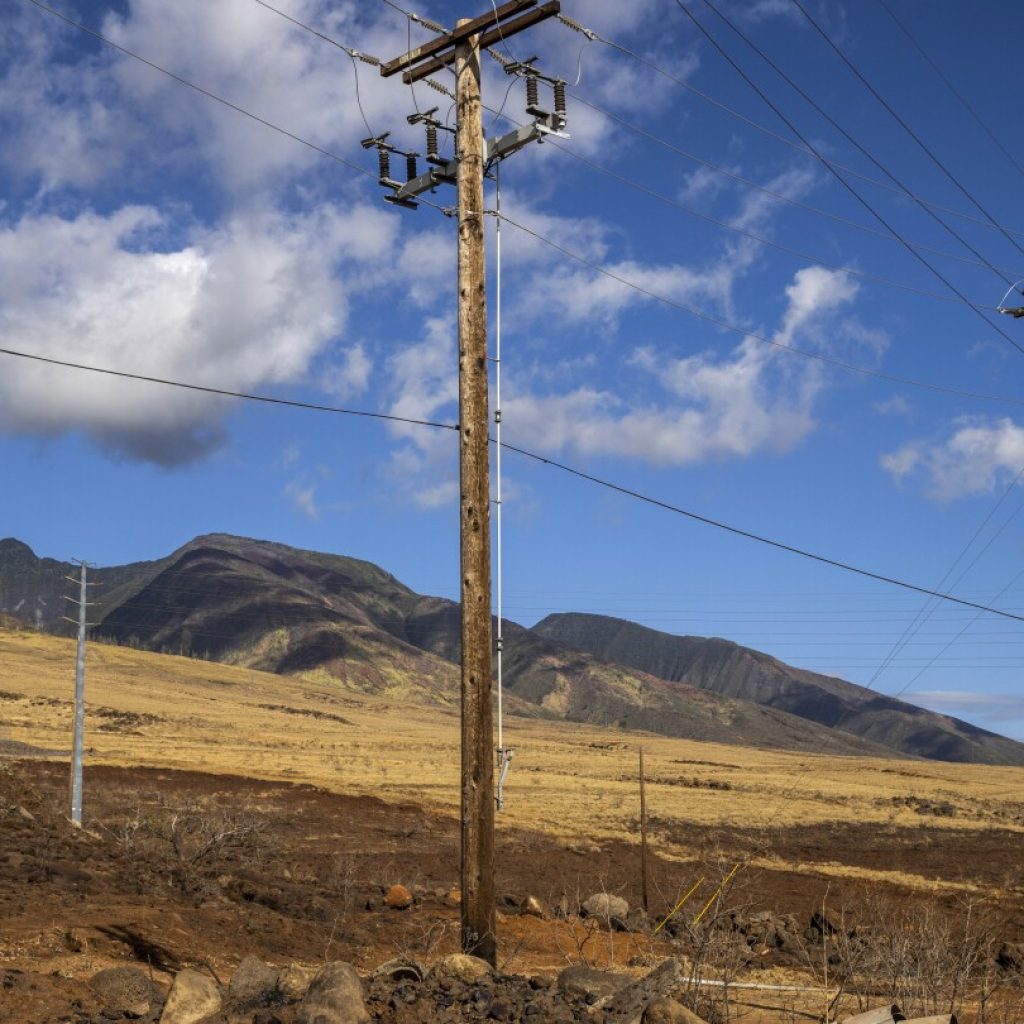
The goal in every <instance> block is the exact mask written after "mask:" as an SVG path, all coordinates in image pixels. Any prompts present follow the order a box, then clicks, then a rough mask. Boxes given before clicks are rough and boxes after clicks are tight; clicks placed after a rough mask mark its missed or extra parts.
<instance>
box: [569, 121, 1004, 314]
mask: <svg viewBox="0 0 1024 1024" xmlns="http://www.w3.org/2000/svg"><path fill="white" fill-rule="evenodd" d="M549 144H550V145H552V146H554V147H555V149H557V150H559V151H561V152H562V153H565V154H566V155H568V156H570V157H572V158H573V159H574V160H578V161H579V162H580V163H582V164H583V165H584V166H585V167H589V168H590V169H591V170H595V171H598V172H600V173H601V174H604V175H607V176H608V177H609V178H613V179H614V180H616V181H618V182H620V183H621V184H623V185H626V186H627V187H629V188H632V189H634V190H636V191H637V192H642V193H643V194H644V195H648V196H650V197H651V198H652V199H657V200H658V201H659V202H662V203H665V204H666V205H667V206H671V207H673V208H675V209H677V210H680V211H681V212H683V213H685V214H688V215H689V216H691V217H696V218H697V219H698V220H703V221H705V222H707V223H708V224H713V225H715V227H718V228H722V230H724V231H731V232H733V233H734V234H737V235H742V236H743V237H744V238H749V239H751V240H752V241H755V242H758V243H759V244H761V245H767V246H769V247H770V248H772V249H777V250H778V251H779V252H784V253H786V254H787V255H789V256H795V257H796V258H797V259H800V260H804V261H806V262H808V263H810V264H812V265H817V266H822V267H826V268H827V269H829V270H835V271H842V272H843V273H844V274H851V275H853V276H854V277H860V278H863V279H864V280H865V281H871V282H873V283H874V284H881V285H885V286H886V287H888V288H896V289H898V290H900V291H905V292H910V293H912V294H914V295H920V296H922V297H924V298H929V299H937V300H938V301H939V302H953V303H960V302H961V301H962V300H961V299H960V298H958V297H957V296H955V295H944V294H942V293H941V292H934V291H931V290H929V289H927V288H917V287H915V286H914V285H911V284H904V283H903V282H902V281H894V280H893V279H892V278H889V277H883V276H881V275H880V274H873V273H871V272H870V271H867V270H858V269H857V268H855V267H850V266H848V265H846V264H841V263H833V262H831V261H830V260H826V259H822V258H821V257H819V256H814V255H812V254H810V253H806V252H803V251H802V250H800V249H795V248H793V247H792V246H788V245H784V244H783V243H781V242H776V241H774V240H772V239H771V238H768V237H767V236H765V235H761V234H758V233H757V232H756V231H750V230H748V229H747V228H744V227H740V226H739V225H738V224H732V223H730V222H729V221H724V220H721V219H719V218H718V217H713V216H712V215H711V214H709V213H705V212H703V211H702V210H696V209H694V208H693V207H691V206H687V205H686V204H685V203H681V202H679V200H678V199H673V198H672V197H671V196H666V195H664V194H663V193H661V192H658V191H657V190H656V189H653V188H651V187H650V186H648V185H644V184H642V183H641V182H639V181H635V180H633V179H632V178H628V177H626V175H624V174H620V173H619V172H618V171H613V170H612V169H611V168H610V167H605V166H604V165H603V164H599V163H598V162H597V161H596V160H591V159H590V158H589V157H586V156H583V155H582V154H581V153H577V152H576V151H575V150H572V149H570V148H569V147H567V146H563V145H562V144H561V143H559V142H558V141H557V140H554V139H552V140H550V141H549ZM882 237H889V236H882ZM892 240H893V241H897V242H901V243H902V244H904V245H910V244H911V243H909V242H906V241H904V240H903V239H902V238H897V237H893V238H892ZM967 305H969V306H971V307H972V308H974V309H983V310H987V311H989V312H992V313H996V312H998V308H997V307H996V306H986V305H981V304H979V303H975V302H971V301H970V300H968V301H967Z"/></svg>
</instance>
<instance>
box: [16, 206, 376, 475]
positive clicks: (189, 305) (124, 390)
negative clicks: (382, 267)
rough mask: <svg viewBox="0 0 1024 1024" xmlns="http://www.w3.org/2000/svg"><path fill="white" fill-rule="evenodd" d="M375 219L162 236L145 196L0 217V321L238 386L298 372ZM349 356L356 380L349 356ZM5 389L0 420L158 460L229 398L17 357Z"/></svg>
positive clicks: (49, 342) (300, 218)
mask: <svg viewBox="0 0 1024 1024" xmlns="http://www.w3.org/2000/svg"><path fill="white" fill-rule="evenodd" d="M378 218H382V219H384V220H386V219H387V216H386V214H383V213H368V212H367V211H365V210H361V209H360V208H358V207H357V208H355V209H353V210H350V211H347V212H341V211H339V210H337V209H335V208H333V207H330V206H325V207H323V208H320V209H319V210H317V212H315V213H310V214H298V215H289V214H282V213H278V212H275V211H271V210H262V211H249V212H246V213H244V214H242V213H240V214H236V215H235V216H233V217H232V218H230V219H229V220H228V221H227V222H226V223H225V225H224V226H222V227H220V228H217V229H198V228H197V229H195V230H193V232H192V233H191V238H190V239H189V240H188V241H187V243H186V244H183V245H182V244H178V245H174V246H169V247H167V248H166V249H161V248H159V247H155V246H158V245H159V243H160V241H161V234H162V232H163V231H164V229H165V228H166V226H167V225H166V222H165V220H164V218H163V216H162V215H161V214H160V213H159V212H158V211H157V210H155V209H153V208H152V207H126V208H123V209H121V210H118V211H115V212H114V213H112V214H110V215H108V216H101V215H99V214H96V213H92V212H84V213H81V214H79V215H78V216H77V217H74V218H70V219H65V218H61V217H57V216H47V215H39V216H26V217H23V218H22V219H21V220H19V221H17V222H16V223H14V224H11V225H9V226H6V227H2V228H0V329H2V331H3V334H4V337H5V340H6V342H7V344H8V345H9V347H11V348H15V349H21V350H25V351H29V352H39V353H41V354H45V355H48V356H53V357H55V358H58V359H67V360H70V361H73V362H79V363H86V364H90V365H96V366H109V367H114V368H117V369H125V370H128V371H130V372H137V373H142V374H146V375H148V376H156V377H165V378H170V379H180V380H185V381H189V382H194V383H199V384H207V385H210V386H214V387H220V388H228V389H232V390H251V389H254V388H256V387H258V386H260V385H264V384H267V383H282V382H288V381H297V380H300V379H301V378H302V377H303V375H304V374H305V373H306V371H307V368H308V366H309V364H310V362H311V361H312V360H313V358H314V357H315V356H317V355H318V354H319V353H321V352H323V351H324V350H326V348H327V347H328V345H329V344H330V343H331V342H332V340H333V339H335V338H336V337H337V335H338V334H339V333H340V332H341V330H342V329H343V327H344V325H345V322H346V318H347V313H348V288H349V287H350V285H349V284H345V283H343V282H342V280H341V279H339V277H338V276H336V275H337V271H338V270H339V268H349V269H350V270H351V271H352V273H353V275H354V276H356V277H358V275H359V274H360V273H361V272H362V271H363V269H364V263H365V261H368V260H373V259H374V258H375V257H376V255H377V253H378V251H379V248H380V244H381V243H380V239H381V237H382V236H383V237H384V238H386V237H387V230H386V225H382V224H381V221H380V220H379V219H378ZM367 233H369V234H370V235H372V236H373V237H372V238H371V239H370V240H367V239H366V237H365V236H366V235H367ZM352 355H353V350H350V351H349V357H350V358H351V357H352ZM348 368H349V370H350V377H351V378H352V379H353V380H355V382H358V380H357V378H358V377H359V375H360V373H361V372H362V370H363V369H364V367H363V366H362V365H361V361H360V359H359V358H358V355H357V357H356V358H355V363H354V364H353V365H350V366H349V367H348ZM0 398H2V403H0V429H3V430H6V431H7V432H11V433H19V434H38V435H43V436H57V435H60V434H64V433H67V432H70V431H75V430H81V431H83V432H84V433H86V434H87V435H88V436H89V437H90V438H91V439H92V440H93V441H95V442H96V443H97V444H99V445H100V446H101V447H102V448H104V449H106V450H107V451H109V452H111V453H113V454H116V455H119V456H123V457H128V458H135V459H143V460H147V461H151V462H155V463H157V464H160V465H165V466H171V465H176V464H180V463H183V462H187V461H189V460H190V459H194V458H197V457H201V456H202V455H204V454H206V453H208V452H209V451H211V450H212V449H213V448H215V447H216V446H217V445H218V444H219V443H220V442H221V441H222V439H223V433H222V428H221V418H222V416H223V415H224V412H225V409H226V405H225V401H224V400H223V399H218V398H215V397H213V396H210V395H203V394H199V393H195V392H187V391H180V390H176V389H171V388H166V387H160V386H158V385H144V384H139V383H137V382H131V381H124V380H118V379H116V378H112V377H105V376H99V375H90V374H82V373H80V372H74V371H64V370H60V369H56V368H54V367H50V366H44V365H40V364H36V363H27V362H25V363H22V362H15V361H13V360H12V361H10V362H9V363H7V364H6V365H5V373H4V375H3V377H0Z"/></svg>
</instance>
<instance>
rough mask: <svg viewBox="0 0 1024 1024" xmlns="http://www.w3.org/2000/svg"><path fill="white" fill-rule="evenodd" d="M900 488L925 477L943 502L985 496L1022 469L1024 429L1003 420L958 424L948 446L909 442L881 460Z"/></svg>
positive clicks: (930, 487) (1005, 419)
mask: <svg viewBox="0 0 1024 1024" xmlns="http://www.w3.org/2000/svg"><path fill="white" fill-rule="evenodd" d="M881 464H882V468H883V469H885V470H886V471H887V472H888V473H889V474H890V475H891V476H892V477H893V479H894V480H896V481H897V482H898V483H900V482H903V481H905V480H907V479H909V478H912V477H914V476H917V475H921V476H923V477H924V478H925V480H926V481H927V488H928V493H929V494H930V496H931V497H933V498H935V499H937V500H939V501H951V500H953V499H954V498H962V497H966V496H968V495H971V494H984V493H986V492H988V491H991V490H993V489H994V488H995V487H996V486H997V485H999V484H1001V483H1004V482H1006V481H1009V480H1010V479H1012V478H1013V477H1015V476H1016V475H1017V474H1018V473H1020V472H1021V470H1022V469H1024V427H1019V426H1018V425H1017V424H1016V423H1015V422H1014V421H1013V420H1011V419H1009V418H1008V417H1005V418H1003V419H999V420H994V421H983V420H966V419H964V420H959V421H958V422H957V424H956V430H955V431H954V432H953V434H952V436H950V437H949V438H948V439H947V440H945V441H940V442H936V443H929V442H926V441H919V440H918V441H908V442H907V443H906V444H904V445H901V446H900V447H899V448H897V449H896V450H895V451H892V452H888V453H886V454H884V455H882V457H881Z"/></svg>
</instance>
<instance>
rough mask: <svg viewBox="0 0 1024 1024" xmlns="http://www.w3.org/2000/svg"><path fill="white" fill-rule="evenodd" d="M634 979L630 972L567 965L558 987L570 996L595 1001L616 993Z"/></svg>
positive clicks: (559, 979) (559, 978)
mask: <svg viewBox="0 0 1024 1024" xmlns="http://www.w3.org/2000/svg"><path fill="white" fill-rule="evenodd" d="M632 980H633V979H632V978H631V977H630V976H629V975H628V974H613V973H612V972H610V971H598V970H595V969H594V968H593V967H581V966H577V967H566V969H565V970H564V971H562V973H561V974H559V976H558V987H559V989H560V990H561V991H562V992H564V993H565V994H566V995H568V996H579V997H580V998H583V999H586V1000H587V1001H588V1002H591V1003H594V1002H597V1001H598V1000H601V999H608V998H609V997H610V996H613V995H615V993H616V992H618V991H620V990H621V989H624V988H626V987H627V986H628V985H629V984H630V983H631V982H632Z"/></svg>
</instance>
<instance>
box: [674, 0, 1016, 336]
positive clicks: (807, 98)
mask: <svg viewBox="0 0 1024 1024" xmlns="http://www.w3.org/2000/svg"><path fill="white" fill-rule="evenodd" d="M793 2H794V3H795V2H796V0H793ZM676 4H677V6H679V8H680V9H681V10H683V11H685V12H686V15H687V17H689V18H690V20H691V21H692V22H693V23H694V24H695V25H696V26H697V27H698V29H699V30H700V31H701V33H702V34H703V35H704V36H705V38H707V39H708V40H709V41H710V42H711V43H712V45H713V46H714V47H715V49H717V50H718V52H719V53H720V54H721V55H722V56H723V57H724V58H725V59H726V60H727V61H728V62H729V63H730V64H731V65H732V67H733V68H734V69H735V70H736V71H738V72H739V73H740V74H741V75H742V76H743V78H744V81H746V82H747V84H748V85H750V86H751V88H753V89H754V90H755V91H756V92H757V94H758V95H759V96H760V97H761V98H762V100H764V102H765V103H767V104H768V106H770V107H771V109H772V110H773V111H774V112H775V114H776V115H777V116H778V117H779V118H780V119H782V120H783V121H784V122H785V123H786V124H787V125H788V126H789V129H790V131H792V132H793V133H794V134H795V135H796V136H797V137H798V138H799V139H801V140H802V141H803V142H804V144H805V145H807V146H808V147H809V148H811V149H813V148H814V147H813V146H812V145H811V143H810V140H809V139H807V138H806V136H804V135H802V134H801V133H800V132H799V131H798V130H797V128H796V126H795V124H794V123H793V122H792V121H791V120H790V119H789V118H787V117H785V116H784V115H783V113H782V111H781V110H780V109H779V108H778V107H777V106H776V105H775V104H774V103H772V102H771V100H770V99H769V98H768V97H767V95H766V94H765V93H764V92H763V91H762V90H761V89H759V88H758V87H757V86H756V85H754V83H753V80H752V79H751V78H749V77H748V76H747V75H744V74H743V72H742V71H741V69H740V67H739V65H738V64H737V63H736V62H735V61H733V60H732V58H731V57H729V56H728V54H727V53H726V52H725V50H724V49H723V47H722V46H721V45H720V44H719V43H718V42H717V41H716V40H715V39H714V38H713V37H712V36H711V34H710V33H709V32H708V31H707V29H706V28H704V26H703V25H701V24H700V22H699V21H697V19H696V17H695V16H694V15H693V13H692V12H691V11H690V9H689V8H688V7H686V5H685V4H684V3H683V0H676ZM704 4H705V6H706V7H708V8H710V9H711V10H712V11H713V12H714V13H715V14H716V15H717V16H718V17H719V18H720V19H721V20H722V21H724V22H725V24H726V25H728V26H729V28H730V29H731V30H732V31H733V32H734V33H735V34H736V35H737V36H739V38H740V39H742V40H743V42H744V43H746V44H747V46H749V47H750V48H751V49H752V50H753V51H754V53H756V54H757V55H758V56H759V57H760V58H761V60H763V61H764V62H765V63H766V64H767V65H768V66H769V67H770V68H771V69H772V71H774V72H775V74H776V75H778V76H779V77H780V78H781V79H782V80H783V81H784V82H785V83H786V84H787V85H788V86H789V87H790V88H791V89H793V90H794V91H795V92H796V93H797V94H798V95H799V96H801V97H802V98H803V99H804V101H805V102H806V103H809V104H810V105H811V107H813V109H814V110H816V111H817V112H818V113H819V114H820V115H821V116H822V117H823V118H824V119H825V120H826V121H827V122H828V123H829V124H830V125H831V126H832V127H833V128H834V129H835V130H836V131H837V132H839V134H840V135H842V136H843V138H844V139H846V141H847V142H849V143H850V144H851V145H852V146H853V147H854V148H855V149H857V150H858V152H860V153H861V154H862V155H863V156H865V157H866V158H867V159H868V160H870V161H871V163H873V164H874V165H875V167H877V168H878V169H879V170H880V171H881V172H882V173H883V174H884V175H885V176H886V177H887V178H888V179H889V180H890V181H892V182H893V184H895V185H897V186H899V187H900V188H902V189H903V190H904V191H906V192H907V193H909V191H910V190H909V189H908V188H907V186H906V185H905V184H904V183H903V182H902V181H901V180H900V179H899V178H897V177H896V175H895V174H894V173H893V172H892V171H891V170H890V169H889V168H888V167H887V166H886V165H885V164H883V163H882V161H881V160H879V159H878V158H877V157H876V156H875V155H874V154H873V153H872V152H870V151H869V150H868V148H867V147H866V146H864V145H863V144H862V143H860V142H859V141H858V140H857V139H855V138H854V137H853V135H851V134H850V132H848V131H847V130H846V129H845V128H844V127H843V126H842V125H841V124H840V123H839V122H838V121H837V120H836V119H835V118H834V117H832V115H831V114H829V113H828V111H827V110H825V109H824V107H822V106H821V104H820V103H818V102H817V100H815V99H814V97H813V96H811V95H810V94H809V93H808V92H807V90H806V89H803V88H802V87H801V86H800V85H798V84H797V82H795V81H794V80H793V78H792V77H791V76H790V75H788V74H787V73H786V72H785V71H784V70H783V69H782V68H781V67H780V66H779V64H778V63H777V62H776V61H774V60H772V59H771V57H769V56H768V55H767V54H766V53H765V52H764V50H763V49H761V47H759V46H758V45H757V44H756V43H755V42H754V41H753V40H752V39H751V38H750V37H749V36H748V35H747V34H746V33H745V32H743V31H742V30H741V29H740V28H739V27H738V26H737V24H736V23H735V21H733V20H732V19H730V18H729V17H727V16H726V15H725V14H723V13H722V12H721V10H719V8H718V7H716V6H715V3H714V2H713V0H704ZM832 173H833V175H834V176H835V177H836V178H837V180H839V181H840V182H841V183H842V185H843V186H844V187H845V188H846V189H847V191H848V192H850V194H851V195H853V196H854V197H855V198H856V199H857V200H858V201H859V202H860V203H861V205H862V206H864V207H865V208H866V209H868V210H869V212H871V213H872V214H873V215H874V217H875V219H876V220H879V221H880V222H881V223H882V224H883V225H885V226H886V227H887V228H889V230H890V231H892V233H893V234H894V235H898V233H897V232H896V231H894V230H893V229H892V228H891V227H890V225H889V224H888V223H887V222H886V221H885V220H884V219H883V218H882V216H881V215H880V214H879V213H878V211H877V210H875V208H874V207H873V206H871V205H870V204H868V203H867V202H866V200H864V198H863V197H862V196H861V195H860V193H858V192H857V191H856V189H854V188H853V187H852V186H851V185H850V184H849V183H848V182H847V181H845V180H844V179H843V177H842V176H841V175H839V174H836V172H835V171H832ZM914 202H915V203H916V204H917V206H918V207H919V208H920V209H921V210H923V211H924V212H925V213H926V214H928V216H929V217H931V218H932V220H934V221H935V223H936V224H938V225H939V226H940V227H941V228H942V229H943V230H944V231H946V232H947V233H948V234H949V235H951V236H952V237H953V238H955V239H956V240H957V241H958V242H959V243H960V244H961V245H962V246H963V247H964V248H965V249H967V250H968V251H969V252H971V253H973V254H974V255H975V256H976V257H977V258H978V259H979V260H981V261H982V262H983V263H984V264H985V265H986V266H987V267H988V268H989V270H991V271H992V273H994V274H995V275H996V276H997V277H1001V278H1002V279H1003V281H1004V282H1005V283H1007V284H1009V283H1010V280H1011V279H1010V277H1009V276H1008V275H1007V274H1005V273H1004V272H1003V271H1002V270H1000V269H999V268H998V267H996V266H995V265H994V264H993V263H991V262H990V261H989V260H988V258H987V257H986V256H984V255H982V253H980V252H979V251H978V250H977V249H976V248H975V247H974V246H973V245H971V243H970V242H968V241H967V239H966V238H964V237H963V235H961V234H960V233H959V232H958V231H956V230H955V229H954V228H953V227H952V226H950V225H949V224H947V223H946V222H945V221H944V220H943V219H942V218H941V217H940V216H939V215H938V214H937V213H936V212H935V211H934V210H932V209H930V208H929V207H928V206H927V205H926V204H924V203H922V202H920V201H919V200H917V199H915V200H914ZM993 224H994V222H993ZM994 226H996V227H998V225H994ZM1000 230H1001V229H1000ZM904 244H906V245H907V248H911V247H910V246H909V244H908V243H904ZM1018 248H1020V247H1019V246H1018ZM911 251H913V250H911ZM1020 251H1021V254H1022V255H1024V249H1021V250H1020ZM914 255H915V256H917V258H918V260H920V261H921V262H922V263H923V264H924V265H925V266H926V267H928V269H929V270H931V271H932V273H933V274H935V275H936V276H938V277H940V279H941V280H942V281H943V283H944V284H945V285H946V287H947V288H951V289H952V288H953V285H952V284H951V283H950V282H949V281H948V280H945V279H944V278H942V276H941V275H940V274H939V273H938V271H937V270H935V269H934V268H933V267H932V266H931V265H930V264H929V263H928V262H927V260H925V259H924V258H923V257H922V256H921V255H920V254H919V253H914ZM954 290H955V289H954ZM990 326H991V325H990ZM996 330H999V329H998V328H996ZM999 333H1000V334H1003V336H1004V337H1005V338H1006V339H1007V340H1008V341H1009V342H1010V344H1012V345H1016V343H1015V342H1014V341H1013V340H1012V339H1011V338H1010V336H1009V335H1007V334H1004V332H1003V331H1001V330H999ZM1018 347H1019V346H1018Z"/></svg>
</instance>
